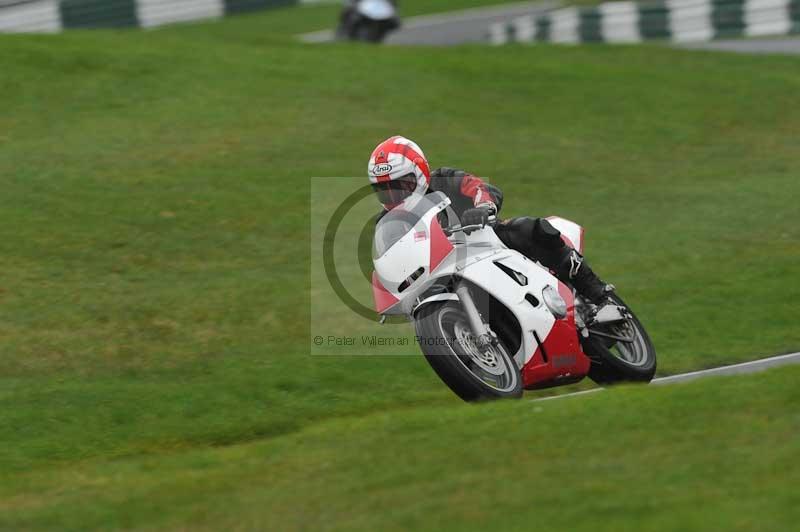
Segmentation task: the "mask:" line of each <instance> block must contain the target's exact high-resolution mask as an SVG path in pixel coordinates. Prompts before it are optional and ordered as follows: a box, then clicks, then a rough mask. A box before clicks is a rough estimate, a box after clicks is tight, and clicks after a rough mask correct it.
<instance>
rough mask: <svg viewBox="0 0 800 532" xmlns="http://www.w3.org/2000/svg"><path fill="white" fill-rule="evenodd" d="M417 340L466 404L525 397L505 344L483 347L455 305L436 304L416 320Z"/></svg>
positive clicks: (434, 366)
mask: <svg viewBox="0 0 800 532" xmlns="http://www.w3.org/2000/svg"><path fill="white" fill-rule="evenodd" d="M415 325H416V332H417V337H418V340H419V343H420V347H421V348H422V352H423V354H424V355H425V358H426V359H427V361H428V363H429V364H430V365H431V367H432V368H433V370H434V371H435V372H436V374H437V375H438V376H439V378H440V379H442V381H443V382H444V383H445V384H446V385H447V386H448V387H449V388H450V389H451V390H453V392H455V394H456V395H458V396H459V397H460V398H462V399H463V400H465V401H480V400H486V399H500V398H519V397H522V391H523V390H522V378H521V375H520V371H519V368H517V364H516V362H514V358H513V357H512V356H511V355H510V354H509V353H508V349H507V348H506V346H504V345H503V342H502V341H500V340H498V342H497V343H496V344H495V345H492V346H489V347H480V346H479V345H478V344H477V342H476V339H475V335H473V334H472V329H471V328H470V326H469V320H468V319H467V315H466V314H465V313H464V311H463V310H462V309H461V307H460V305H458V304H457V303H455V302H447V303H434V304H430V305H428V306H426V307H425V308H423V309H421V310H420V312H419V314H418V315H417V319H416V323H415Z"/></svg>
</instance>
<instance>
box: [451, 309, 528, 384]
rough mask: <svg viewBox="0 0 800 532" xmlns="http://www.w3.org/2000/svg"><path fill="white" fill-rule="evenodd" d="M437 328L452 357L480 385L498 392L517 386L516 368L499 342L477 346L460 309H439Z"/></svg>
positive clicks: (465, 317)
mask: <svg viewBox="0 0 800 532" xmlns="http://www.w3.org/2000/svg"><path fill="white" fill-rule="evenodd" d="M439 330H440V331H441V333H442V337H443V338H445V339H446V341H447V345H448V347H449V348H450V351H451V352H452V353H453V355H454V356H455V358H456V359H457V360H458V361H459V362H460V363H461V365H462V366H464V368H465V369H466V370H467V371H469V372H470V373H471V374H472V375H473V376H474V377H475V378H476V379H478V380H479V381H481V382H482V383H483V384H484V385H486V386H488V387H490V388H492V389H494V390H497V391H498V392H511V391H513V390H514V389H515V388H516V387H517V381H518V379H519V371H518V370H517V366H516V364H515V363H514V360H513V359H512V358H511V357H510V356H509V355H508V352H507V351H506V350H505V347H504V346H503V344H502V342H498V343H496V344H495V345H493V346H489V347H479V346H478V344H477V342H476V339H475V336H474V335H473V334H472V329H471V328H470V326H469V321H468V320H467V316H466V315H465V314H464V313H463V312H462V311H460V310H458V309H455V308H445V309H443V310H442V312H440V313H439Z"/></svg>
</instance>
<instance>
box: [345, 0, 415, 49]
mask: <svg viewBox="0 0 800 532" xmlns="http://www.w3.org/2000/svg"><path fill="white" fill-rule="evenodd" d="M399 27H400V17H399V16H398V14H397V0H346V2H345V6H344V9H342V14H341V16H340V17H339V26H338V27H337V29H336V38H337V39H339V40H350V41H363V42H371V43H380V42H383V39H385V38H386V35H388V34H389V32H391V31H393V30H396V29H397V28H399Z"/></svg>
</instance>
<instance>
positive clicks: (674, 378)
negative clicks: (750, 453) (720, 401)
mask: <svg viewBox="0 0 800 532" xmlns="http://www.w3.org/2000/svg"><path fill="white" fill-rule="evenodd" d="M783 361H788V363H798V364H800V352H798V353H787V354H785V355H777V356H774V357H769V358H760V359H758V360H751V361H749V362H741V363H739V364H731V365H728V366H720V367H718V368H709V369H702V370H699V371H690V372H689V373H681V374H679V375H669V376H667V377H659V378H658V379H653V381H652V382H651V383H650V384H655V385H659V384H669V383H671V382H682V381H685V380H692V378H699V377H702V376H704V375H708V376H713V375H715V374H722V375H724V374H725V373H726V372H728V371H730V370H736V369H739V368H745V367H749V366H756V368H758V367H759V366H763V369H768V368H772V367H778V366H780V365H782V364H780V362H783ZM755 371H758V369H756V370H754V371H753V373H754V372H755ZM734 374H735V373H734ZM603 390H605V388H592V389H590V390H581V391H579V392H572V393H565V394H562V395H551V396H548V397H537V398H535V399H530V401H531V402H534V403H538V402H539V401H549V400H551V399H561V398H564V397H575V396H577V395H586V394H589V393H596V392H602V391H603Z"/></svg>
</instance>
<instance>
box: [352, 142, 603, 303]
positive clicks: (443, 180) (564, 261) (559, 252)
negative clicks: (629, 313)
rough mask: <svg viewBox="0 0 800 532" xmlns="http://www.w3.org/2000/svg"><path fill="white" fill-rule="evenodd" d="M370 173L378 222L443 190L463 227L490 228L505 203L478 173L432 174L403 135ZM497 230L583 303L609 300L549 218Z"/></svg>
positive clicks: (383, 146) (379, 155) (381, 147)
mask: <svg viewBox="0 0 800 532" xmlns="http://www.w3.org/2000/svg"><path fill="white" fill-rule="evenodd" d="M367 171H368V174H369V180H370V183H371V184H372V188H373V189H374V191H375V194H376V195H377V197H378V201H380V202H381V204H382V205H383V208H384V210H383V211H382V212H381V213H380V214H379V215H378V219H380V217H382V216H383V215H384V214H386V212H388V211H389V210H391V209H393V208H394V207H396V206H397V205H399V204H400V203H402V202H403V200H405V199H406V198H407V197H409V196H410V195H411V194H414V193H418V194H427V193H428V192H443V193H444V194H446V195H447V196H448V197H449V198H450V201H451V202H452V204H451V207H452V208H453V210H454V211H455V213H456V215H457V216H458V217H459V219H460V221H461V224H462V225H474V224H486V223H487V222H488V221H489V218H490V217H491V216H493V215H495V214H498V213H499V212H500V208H501V207H502V204H503V193H502V191H501V190H500V189H499V188H497V187H495V186H494V185H491V184H489V183H486V182H485V181H483V180H482V179H480V178H478V177H475V176H474V175H471V174H468V173H466V172H464V171H463V170H456V169H453V168H447V167H443V168H437V169H435V170H433V171H431V170H430V167H429V166H428V161H427V159H426V158H425V154H424V153H423V152H422V150H421V149H420V147H419V146H418V145H417V144H415V143H414V142H413V141H411V140H409V139H407V138H404V137H401V136H394V137H391V138H389V139H387V140H385V141H383V142H381V143H380V144H378V146H377V147H376V148H375V150H374V151H373V152H372V155H371V156H370V159H369V166H368V168H367ZM494 231H495V233H497V236H498V237H499V238H500V240H501V241H502V242H503V244H505V245H506V246H507V247H509V248H511V249H514V250H517V251H519V252H520V253H522V254H523V255H525V256H526V257H528V258H530V259H531V260H535V261H538V262H539V263H541V264H542V265H544V266H545V267H547V268H549V269H550V270H551V271H552V272H553V273H554V274H555V275H556V277H558V279H559V280H560V281H562V282H565V283H569V284H570V285H572V286H573V287H575V289H576V290H577V291H578V294H580V295H581V296H582V297H583V298H584V299H587V300H589V301H590V302H591V303H594V304H596V305H603V304H605V303H607V302H608V298H609V295H610V294H611V292H612V291H613V290H614V287H613V286H612V285H610V284H606V283H604V282H603V281H601V280H600V278H599V277H598V276H597V275H596V274H595V273H594V272H593V271H592V269H591V268H590V267H589V265H588V264H587V263H586V261H585V260H584V258H583V256H582V255H581V254H580V253H578V251H577V250H575V249H573V248H572V247H571V246H568V245H567V244H565V243H564V240H563V239H562V238H561V232H560V231H559V230H558V229H556V228H555V227H553V225H552V224H551V223H550V222H548V221H547V220H546V219H545V218H533V217H530V216H521V217H518V218H509V219H506V220H502V221H501V222H500V223H498V224H497V225H496V226H495V227H494Z"/></svg>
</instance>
